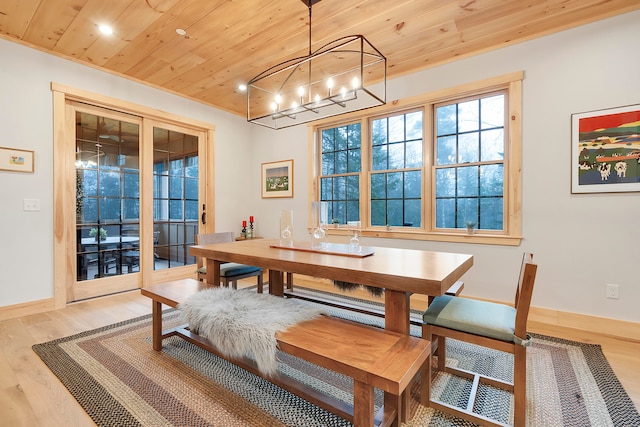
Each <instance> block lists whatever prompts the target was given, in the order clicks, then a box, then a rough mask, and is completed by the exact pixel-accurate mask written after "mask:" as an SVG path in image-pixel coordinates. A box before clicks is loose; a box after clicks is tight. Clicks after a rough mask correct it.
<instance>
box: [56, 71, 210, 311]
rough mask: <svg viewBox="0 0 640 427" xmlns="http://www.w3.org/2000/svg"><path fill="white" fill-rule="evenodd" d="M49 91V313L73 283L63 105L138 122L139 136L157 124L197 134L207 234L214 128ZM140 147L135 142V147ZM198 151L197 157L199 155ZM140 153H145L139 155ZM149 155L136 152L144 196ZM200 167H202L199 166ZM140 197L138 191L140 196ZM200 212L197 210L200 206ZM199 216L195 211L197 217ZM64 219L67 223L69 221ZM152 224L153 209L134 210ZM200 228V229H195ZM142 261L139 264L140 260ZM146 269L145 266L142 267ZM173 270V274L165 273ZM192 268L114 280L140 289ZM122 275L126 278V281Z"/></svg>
mask: <svg viewBox="0 0 640 427" xmlns="http://www.w3.org/2000/svg"><path fill="white" fill-rule="evenodd" d="M51 91H52V92H53V131H54V135H53V144H54V146H53V161H54V173H53V179H54V186H53V187H54V189H53V203H54V218H53V221H54V227H53V228H54V230H53V232H54V242H53V246H54V248H53V249H54V305H55V308H56V309H58V308H63V307H65V306H66V305H67V299H68V298H67V297H68V293H69V286H73V284H74V283H75V281H76V247H75V233H76V227H75V225H76V223H75V210H74V209H73V210H72V207H73V206H75V179H72V177H71V175H72V174H70V172H69V170H70V168H73V170H75V155H74V150H70V149H69V146H73V147H75V144H72V145H70V142H69V141H72V140H74V139H75V126H74V125H73V123H74V120H69V118H68V115H69V113H70V111H72V109H71V108H69V107H68V102H69V101H76V102H82V103H85V104H88V105H90V106H94V107H98V108H106V109H110V110H113V111H117V112H120V113H124V114H128V115H132V116H139V117H142V129H141V135H144V134H145V132H146V133H147V134H149V135H152V134H153V132H151V133H149V130H150V129H152V126H153V125H154V124H156V125H157V124H158V123H163V124H168V125H175V126H179V127H181V128H186V129H190V130H191V131H193V132H194V133H197V135H198V138H199V140H200V144H199V147H198V149H199V156H202V158H201V160H200V168H199V173H200V174H202V176H201V178H200V180H199V182H200V183H201V184H202V185H199V190H198V191H199V194H198V196H199V197H200V200H202V201H205V203H206V204H207V210H208V212H209V213H210V215H208V221H207V225H206V226H205V227H203V230H205V231H206V229H213V227H214V222H213V220H214V218H213V217H214V215H211V213H212V212H215V205H214V203H215V198H214V179H213V176H214V171H213V165H214V132H215V126H213V125H212V124H210V123H205V122H200V121H197V120H193V119H189V118H186V117H182V116H178V115H174V114H170V113H166V112H164V111H160V110H156V109H153V108H149V107H145V106H142V105H138V104H134V103H131V102H128V101H123V100H119V99H115V98H110V97H106V96H103V95H100V94H95V93H91V92H88V91H84V90H80V89H76V88H72V87H69V86H65V85H60V84H57V83H52V84H51ZM144 143H145V142H144V141H143V140H141V145H142V144H144ZM200 150H202V152H200ZM145 153H146V154H145ZM149 153H151V151H150V150H144V149H143V150H141V158H140V172H141V174H140V185H141V190H143V191H147V190H149V189H152V188H153V180H152V179H148V178H147V179H145V178H144V174H143V173H142V172H143V171H144V170H149V169H147V168H151V170H152V167H153V166H152V165H153V157H152V155H150V154H149ZM202 166H205V167H202ZM141 194H142V191H141ZM200 209H202V206H200ZM200 214H201V212H200ZM69 218H73V219H74V220H73V221H70V220H69ZM149 220H150V221H153V204H151V203H146V204H144V206H141V209H140V223H141V224H142V223H143V221H149ZM200 226H201V227H202V224H200ZM140 232H141V235H140V239H141V243H145V244H151V245H153V235H152V234H151V233H148V232H145V231H143V230H142V229H141V230H140ZM141 261H142V262H144V259H143V260H141ZM147 264H148V263H147ZM170 270H176V271H170ZM192 270H193V268H187V267H185V268H176V269H167V270H166V271H165V270H160V271H150V272H149V271H146V272H145V271H142V274H131V275H123V276H119V277H122V278H123V279H120V280H133V281H134V286H133V287H136V286H137V287H141V286H144V285H147V284H150V283H152V282H153V281H159V280H168V279H173V278H179V277H187V276H189V275H191V274H195V273H194V272H193V271H192ZM127 276H131V277H130V278H127Z"/></svg>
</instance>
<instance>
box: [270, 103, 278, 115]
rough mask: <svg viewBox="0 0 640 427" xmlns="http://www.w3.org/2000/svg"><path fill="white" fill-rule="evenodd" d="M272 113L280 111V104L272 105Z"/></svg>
mask: <svg viewBox="0 0 640 427" xmlns="http://www.w3.org/2000/svg"><path fill="white" fill-rule="evenodd" d="M271 111H273V112H274V113H275V112H276V111H278V104H276V103H275V102H272V103H271Z"/></svg>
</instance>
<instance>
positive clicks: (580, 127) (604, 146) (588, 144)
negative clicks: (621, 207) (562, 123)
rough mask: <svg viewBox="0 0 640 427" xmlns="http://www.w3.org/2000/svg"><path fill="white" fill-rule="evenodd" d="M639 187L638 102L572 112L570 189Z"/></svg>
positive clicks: (601, 190) (595, 190)
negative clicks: (596, 109)
mask: <svg viewBox="0 0 640 427" xmlns="http://www.w3.org/2000/svg"><path fill="white" fill-rule="evenodd" d="M623 191H640V105H629V106H626V107H618V108H610V109H606V110H599V111H590V112H586V113H578V114H572V115H571V192H572V193H609V192H623Z"/></svg>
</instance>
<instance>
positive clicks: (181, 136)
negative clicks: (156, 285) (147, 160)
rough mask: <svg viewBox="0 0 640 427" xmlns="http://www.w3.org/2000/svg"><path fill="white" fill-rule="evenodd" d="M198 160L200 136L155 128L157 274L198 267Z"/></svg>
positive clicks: (155, 239) (154, 187)
mask: <svg viewBox="0 0 640 427" xmlns="http://www.w3.org/2000/svg"><path fill="white" fill-rule="evenodd" d="M198 159H199V158H198V137H197V136H195V135H189V134H185V133H183V132H181V131H178V130H170V129H164V128H160V127H154V128H153V218H154V224H153V227H154V258H155V260H154V270H163V269H169V268H174V267H182V266H184V265H192V264H195V258H194V257H193V256H191V255H189V246H192V245H194V244H195V236H196V234H198V225H199V218H198V207H199V201H198V176H199V170H198V167H199V165H198Z"/></svg>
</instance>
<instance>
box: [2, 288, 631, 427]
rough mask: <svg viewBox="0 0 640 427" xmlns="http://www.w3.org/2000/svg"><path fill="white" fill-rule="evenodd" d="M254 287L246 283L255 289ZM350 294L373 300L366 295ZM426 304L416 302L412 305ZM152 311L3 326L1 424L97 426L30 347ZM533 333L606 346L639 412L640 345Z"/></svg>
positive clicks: (115, 299) (135, 294) (73, 315)
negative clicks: (639, 363)
mask: <svg viewBox="0 0 640 427" xmlns="http://www.w3.org/2000/svg"><path fill="white" fill-rule="evenodd" d="M296 283H298V284H300V285H304V286H314V287H319V288H327V287H331V285H327V284H323V283H322V282H320V283H318V282H312V281H304V280H303V281H298V280H296ZM250 284H252V283H249V282H248V283H247V285H250ZM351 295H355V296H359V297H363V298H369V295H368V293H366V292H365V291H358V292H355V293H352V294H351ZM424 305H426V302H425V301H424V300H423V299H421V298H415V297H413V298H412V306H413V307H415V308H418V309H423V307H424ZM150 312H151V301H150V300H149V299H148V298H146V297H143V296H141V295H140V292H139V291H132V292H127V293H122V294H117V295H112V296H109V297H103V298H98V299H94V300H89V301H84V302H79V303H75V304H71V305H69V306H68V307H66V308H64V309H62V310H57V311H52V312H47V313H41V314H37V315H31V316H24V317H19V318H15V319H10V320H5V321H2V322H0V425H2V426H5V425H6V426H12V427H20V426H25V427H37V426H43V427H44V426H46V427H49V426H55V427H57V426H60V427H62V426H64V427H72V426H95V424H94V423H93V421H92V420H91V418H90V417H89V416H88V415H87V414H86V413H85V412H84V411H83V410H82V409H81V407H80V405H79V404H78V403H76V401H75V399H74V398H73V397H72V396H71V395H70V394H69V393H68V392H67V390H66V388H65V387H64V386H63V385H62V384H61V383H60V382H59V381H58V379H57V378H56V377H55V376H54V375H53V374H52V373H51V372H50V371H49V369H48V368H47V367H46V366H45V365H44V364H43V363H42V361H41V360H40V358H39V357H38V356H37V355H36V354H35V353H34V352H33V350H32V349H31V346H32V345H34V344H37V343H42V342H46V341H50V340H53V339H56V338H61V337H65V336H68V335H72V334H75V333H78V332H82V331H86V330H90V329H95V328H99V327H101V326H106V325H109V324H112V323H115V322H119V321H122V320H127V319H131V318H134V317H137V316H141V315H144V314H149V313H150ZM529 330H530V331H532V332H538V333H542V334H546V335H553V336H557V337H562V338H566V339H570V340H576V341H583V342H589V343H597V344H601V345H602V347H603V350H604V353H605V355H606V356H607V359H608V360H609V362H610V363H611V365H612V367H613V369H614V371H615V373H616V374H617V375H618V378H619V379H620V381H621V382H622V384H623V386H624V387H625V389H626V391H627V392H628V393H629V395H630V396H631V398H632V399H633V401H634V403H635V405H636V408H639V407H640V370H639V369H638V367H637V365H638V362H639V361H640V357H639V356H638V355H640V343H639V342H630V341H624V340H619V339H615V338H611V337H605V336H599V335H594V334H591V333H589V332H586V331H579V330H572V329H567V328H558V327H552V326H549V325H544V324H531V325H530V327H529Z"/></svg>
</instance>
